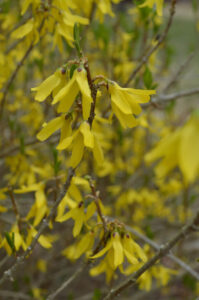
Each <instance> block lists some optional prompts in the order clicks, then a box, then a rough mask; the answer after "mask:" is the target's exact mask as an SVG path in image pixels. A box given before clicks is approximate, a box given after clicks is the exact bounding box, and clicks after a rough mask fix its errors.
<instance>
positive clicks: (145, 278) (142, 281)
mask: <svg viewBox="0 0 199 300" xmlns="http://www.w3.org/2000/svg"><path fill="white" fill-rule="evenodd" d="M144 253H146V254H147V256H148V257H151V256H152V253H151V249H150V247H149V245H145V246H144ZM142 266H143V262H139V263H138V264H137V265H130V266H128V267H127V268H126V270H125V271H124V274H125V275H130V274H132V273H134V272H135V271H136V270H138V269H140V268H141V267H142ZM175 274H177V271H176V270H172V269H169V268H166V267H164V266H161V265H154V266H152V267H151V268H150V269H148V270H147V271H146V272H144V273H143V274H142V275H141V276H140V277H139V279H138V283H139V288H140V289H141V290H146V291H149V290H150V289H151V286H152V282H153V278H155V279H156V280H157V281H158V285H160V286H161V285H162V286H164V285H166V284H167V283H168V282H169V279H170V277H171V275H175Z"/></svg>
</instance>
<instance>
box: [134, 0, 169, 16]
mask: <svg viewBox="0 0 199 300" xmlns="http://www.w3.org/2000/svg"><path fill="white" fill-rule="evenodd" d="M163 3H164V0H146V1H145V2H144V3H143V4H142V5H140V7H146V6H148V7H150V8H152V7H153V6H154V4H156V9H157V14H158V16H160V17H161V16H162V10H163Z"/></svg>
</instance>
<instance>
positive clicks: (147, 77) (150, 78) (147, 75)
mask: <svg viewBox="0 0 199 300" xmlns="http://www.w3.org/2000/svg"><path fill="white" fill-rule="evenodd" d="M143 80H144V84H145V86H146V88H147V89H151V88H152V84H153V76H152V73H151V71H150V70H149V68H148V67H146V69H145V72H144V75H143Z"/></svg>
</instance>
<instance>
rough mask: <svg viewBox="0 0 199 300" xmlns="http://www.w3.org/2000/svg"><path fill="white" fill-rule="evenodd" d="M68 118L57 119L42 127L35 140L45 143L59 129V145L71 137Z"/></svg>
mask: <svg viewBox="0 0 199 300" xmlns="http://www.w3.org/2000/svg"><path fill="white" fill-rule="evenodd" d="M70 123H71V120H70V118H67V119H66V118H65V116H61V117H57V118H55V119H53V120H51V121H50V122H48V123H47V124H45V125H44V127H43V128H42V130H41V131H40V132H39V133H38V134H37V138H38V139H39V140H40V141H45V140H46V139H47V138H49V137H50V136H51V135H52V134H53V133H54V132H55V131H57V130H59V129H61V137H60V143H61V142H62V141H63V140H64V139H65V138H67V137H68V136H70V135H71V133H72V129H71V126H70Z"/></svg>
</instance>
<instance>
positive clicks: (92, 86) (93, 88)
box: [84, 61, 97, 128]
mask: <svg viewBox="0 0 199 300" xmlns="http://www.w3.org/2000/svg"><path fill="white" fill-rule="evenodd" d="M84 67H85V69H86V72H87V79H88V84H89V87H90V90H91V97H92V99H93V102H92V103H91V111H90V116H89V118H88V123H89V125H90V128H92V124H93V120H94V118H95V105H96V97H97V88H96V86H95V84H94V83H93V80H92V78H91V73H90V69H89V66H88V61H86V62H85V63H84Z"/></svg>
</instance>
